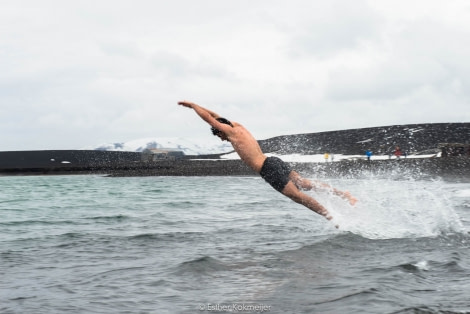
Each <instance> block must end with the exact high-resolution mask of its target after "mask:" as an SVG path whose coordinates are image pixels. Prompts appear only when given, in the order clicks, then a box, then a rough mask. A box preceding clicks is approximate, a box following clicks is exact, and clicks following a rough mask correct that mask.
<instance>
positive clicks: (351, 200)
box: [344, 191, 357, 206]
mask: <svg viewBox="0 0 470 314" xmlns="http://www.w3.org/2000/svg"><path fill="white" fill-rule="evenodd" d="M344 198H345V199H347V200H348V201H349V204H351V205H352V206H354V205H356V203H357V198H355V197H354V196H352V195H351V193H350V192H349V191H345V192H344Z"/></svg>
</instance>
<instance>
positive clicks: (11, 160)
mask: <svg viewBox="0 0 470 314" xmlns="http://www.w3.org/2000/svg"><path fill="white" fill-rule="evenodd" d="M469 139H470V123H436V124H414V125H402V126H399V125H397V126H387V127H375V128H363V129H352V130H341V131H331V132H320V133H308V134H297V135H285V136H278V137H273V138H270V139H266V140H260V141H259V143H260V146H261V148H262V150H263V152H264V153H273V154H276V155H280V156H282V155H289V154H299V155H315V154H324V153H330V154H342V155H351V156H361V157H360V158H355V159H354V160H342V161H338V162H328V163H326V162H325V163H323V162H322V163H314V162H295V163H291V164H292V167H293V168H295V169H297V170H298V171H300V172H303V173H306V174H314V175H315V176H318V177H335V176H342V177H344V176H346V177H361V176H364V175H368V174H371V173H373V174H378V175H380V174H384V175H385V174H388V173H397V174H400V173H401V174H403V175H412V176H418V177H421V176H425V177H426V176H431V177H432V176H440V177H455V178H457V177H458V178H470V158H469V156H468V151H467V152H465V153H464V154H463V156H460V157H448V158H440V157H436V156H437V154H438V153H439V152H440V150H439V148H438V147H439V145H441V144H442V143H463V144H468V142H469ZM396 146H399V147H400V148H401V149H402V151H403V152H404V153H406V154H407V156H408V158H401V160H395V159H394V158H390V159H385V160H383V159H382V160H374V159H372V160H371V161H367V160H365V151H366V150H371V151H373V153H374V156H384V155H385V156H387V155H391V154H392V152H393V149H394V148H395V147H396ZM222 155H223V154H220V155H198V156H185V157H184V158H181V159H177V160H158V161H153V162H144V161H142V153H140V152H122V151H98V150H43V151H9V152H0V174H2V175H17V174H22V175H25V174H35V175H37V174H106V175H112V176H221V175H228V176H238V175H243V176H246V175H255V173H254V172H253V171H252V170H251V169H249V168H248V167H247V166H245V165H244V164H243V163H242V162H241V161H240V160H230V159H223V158H221V157H222ZM421 155H426V156H432V157H426V158H416V157H420V156H421Z"/></svg>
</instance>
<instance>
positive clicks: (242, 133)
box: [226, 122, 266, 173]
mask: <svg viewBox="0 0 470 314" xmlns="http://www.w3.org/2000/svg"><path fill="white" fill-rule="evenodd" d="M227 133H228V134H226V135H227V138H228V139H229V141H230V143H231V144H232V146H233V148H234V149H235V151H236V152H237V153H238V155H239V156H240V158H241V160H243V162H245V163H246V164H247V165H248V166H250V167H251V168H252V169H253V170H254V171H256V172H257V173H259V172H260V171H261V167H262V166H263V163H264V160H265V159H266V156H265V155H264V154H263V152H262V150H261V147H259V144H258V141H257V140H256V139H255V138H254V137H253V135H251V133H250V132H249V131H248V130H247V129H245V127H243V126H242V125H241V124H239V123H236V122H233V128H231V130H230V132H227Z"/></svg>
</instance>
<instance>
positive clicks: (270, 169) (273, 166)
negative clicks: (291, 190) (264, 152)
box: [259, 157, 292, 192]
mask: <svg viewBox="0 0 470 314" xmlns="http://www.w3.org/2000/svg"><path fill="white" fill-rule="evenodd" d="M291 171H292V169H291V168H290V167H289V165H288V164H286V163H285V162H284V161H282V160H281V159H279V158H277V157H268V158H266V160H265V161H264V164H263V167H262V168H261V171H260V173H259V174H260V175H261V178H263V179H264V180H266V182H268V183H269V184H271V186H272V187H273V188H275V189H276V190H277V191H279V192H282V190H283V189H284V187H285V186H286V185H287V183H289V174H290V173H291Z"/></svg>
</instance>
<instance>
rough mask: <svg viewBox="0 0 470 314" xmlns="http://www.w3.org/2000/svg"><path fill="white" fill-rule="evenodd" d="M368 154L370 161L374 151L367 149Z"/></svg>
mask: <svg viewBox="0 0 470 314" xmlns="http://www.w3.org/2000/svg"><path fill="white" fill-rule="evenodd" d="M366 156H367V160H369V161H370V158H371V157H372V151H371V150H370V149H368V150H367V151H366Z"/></svg>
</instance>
